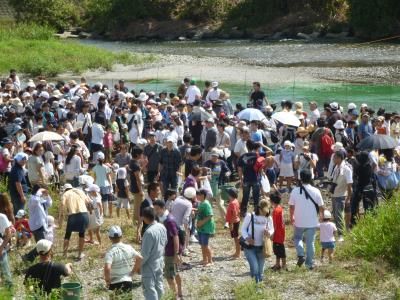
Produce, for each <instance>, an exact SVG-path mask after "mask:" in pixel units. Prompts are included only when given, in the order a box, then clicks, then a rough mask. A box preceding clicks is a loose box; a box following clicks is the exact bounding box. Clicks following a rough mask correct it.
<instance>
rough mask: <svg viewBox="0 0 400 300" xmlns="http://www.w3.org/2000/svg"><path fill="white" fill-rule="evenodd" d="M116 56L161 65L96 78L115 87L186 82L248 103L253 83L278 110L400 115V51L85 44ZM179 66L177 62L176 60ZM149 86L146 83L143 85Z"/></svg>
mask: <svg viewBox="0 0 400 300" xmlns="http://www.w3.org/2000/svg"><path fill="white" fill-rule="evenodd" d="M80 42H81V43H84V44H90V45H94V46H97V47H101V48H106V49H109V50H112V51H131V52H134V53H154V54H157V55H159V57H160V61H159V62H157V63H156V64H153V65H151V66H148V67H146V68H143V67H139V68H138V67H135V68H117V70H115V71H114V72H111V73H110V72H108V73H107V74H105V73H96V72H89V73H88V75H87V76H88V78H93V79H95V78H100V79H102V78H103V79H105V80H106V81H107V82H108V83H109V84H112V83H114V81H116V80H117V79H119V78H126V79H128V82H127V85H128V87H130V88H135V89H136V90H139V89H142V88H143V89H146V90H154V91H156V92H160V91H161V90H168V91H175V90H176V86H177V84H178V83H179V80H180V79H181V78H183V77H184V76H194V77H196V78H197V79H199V80H200V81H202V80H206V79H211V80H219V81H220V82H221V87H222V89H224V90H226V91H228V92H229V93H230V94H231V98H232V100H233V102H235V103H237V102H241V103H244V102H245V99H247V94H248V92H249V90H250V88H251V82H252V81H255V80H257V81H260V82H261V83H262V85H263V89H264V90H265V91H266V94H267V96H268V98H269V99H271V101H272V102H279V101H280V100H282V99H290V100H295V101H296V100H300V101H307V100H316V101H317V102H319V103H322V102H325V101H328V100H336V101H339V102H340V103H342V104H343V105H346V104H347V103H350V102H354V103H356V104H361V103H367V104H369V105H370V106H372V107H374V108H378V107H381V106H382V107H385V108H386V109H387V110H389V111H391V110H400V85H399V82H400V44H354V43H332V42H329V43H328V42H324V43H322V42H321V43H311V42H306V41H281V42H264V41H263V42H250V41H241V40H237V41H211V42H209V41H184V42H178V41H173V42H107V41H98V40H81V41H80ZM171 58H172V59H171ZM143 79H146V80H144V81H142V80H143Z"/></svg>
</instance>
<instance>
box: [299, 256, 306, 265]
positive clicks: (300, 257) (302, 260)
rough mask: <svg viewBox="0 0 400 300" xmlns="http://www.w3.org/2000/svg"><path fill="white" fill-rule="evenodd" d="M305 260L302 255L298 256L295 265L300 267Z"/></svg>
mask: <svg viewBox="0 0 400 300" xmlns="http://www.w3.org/2000/svg"><path fill="white" fill-rule="evenodd" d="M305 261H306V260H305V259H304V256H299V257H298V259H297V266H298V267H301V266H302V265H303V264H304V263H305Z"/></svg>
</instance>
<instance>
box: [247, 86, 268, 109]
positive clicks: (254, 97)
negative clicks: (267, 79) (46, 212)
mask: <svg viewBox="0 0 400 300" xmlns="http://www.w3.org/2000/svg"><path fill="white" fill-rule="evenodd" d="M264 98H265V94H264V92H263V91H261V90H260V91H258V92H256V91H254V92H252V93H251V96H250V99H251V100H252V102H253V107H257V106H259V102H258V100H262V101H264ZM261 104H262V102H261Z"/></svg>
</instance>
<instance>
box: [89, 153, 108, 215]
mask: <svg viewBox="0 0 400 300" xmlns="http://www.w3.org/2000/svg"><path fill="white" fill-rule="evenodd" d="M104 160H105V155H104V153H103V152H99V153H98V154H97V164H96V165H95V166H94V167H93V170H92V171H93V173H94V176H93V177H94V179H95V184H97V186H98V187H99V188H100V195H101V201H102V204H103V209H104V211H106V210H107V206H108V212H109V215H108V216H109V217H112V199H113V197H112V179H111V173H112V170H111V168H109V167H108V166H106V165H104ZM104 215H105V214H104Z"/></svg>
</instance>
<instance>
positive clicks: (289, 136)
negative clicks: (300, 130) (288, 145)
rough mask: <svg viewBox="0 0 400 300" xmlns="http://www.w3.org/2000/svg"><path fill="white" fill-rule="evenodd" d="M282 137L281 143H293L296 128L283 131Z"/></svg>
mask: <svg viewBox="0 0 400 300" xmlns="http://www.w3.org/2000/svg"><path fill="white" fill-rule="evenodd" d="M282 136H283V139H282V141H287V140H289V141H291V142H292V143H293V142H294V141H295V139H296V128H294V127H290V126H288V127H287V128H286V130H285V131H284V133H283V134H282ZM282 143H283V142H282Z"/></svg>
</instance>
